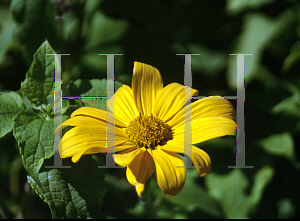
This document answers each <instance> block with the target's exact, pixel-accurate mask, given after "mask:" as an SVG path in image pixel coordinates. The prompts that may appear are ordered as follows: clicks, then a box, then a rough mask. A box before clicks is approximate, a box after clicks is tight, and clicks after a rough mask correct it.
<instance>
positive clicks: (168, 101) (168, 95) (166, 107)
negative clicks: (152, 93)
mask: <svg viewBox="0 0 300 221" xmlns="http://www.w3.org/2000/svg"><path fill="white" fill-rule="evenodd" d="M197 95H198V91H197V90H195V89H191V96H197ZM184 104H185V86H183V85H181V84H178V83H172V84H169V85H167V86H165V87H164V88H163V89H162V90H161V92H160V93H159V95H158V96H157V98H156V100H155V107H154V115H155V116H157V117H158V118H159V119H161V120H163V121H164V122H168V120H170V119H171V118H172V117H173V116H174V115H175V114H176V113H177V112H178V111H179V110H181V109H182V107H183V106H184Z"/></svg>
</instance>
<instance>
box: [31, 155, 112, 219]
mask: <svg viewBox="0 0 300 221" xmlns="http://www.w3.org/2000/svg"><path fill="white" fill-rule="evenodd" d="M46 163H48V164H49V165H53V163H54V162H53V161H51V160H49V162H46ZM66 164H68V165H71V168H66V169H42V171H41V172H40V173H39V176H38V180H36V179H34V178H33V177H31V176H28V181H29V183H30V184H31V186H32V188H33V189H35V191H36V193H37V194H38V195H39V196H40V197H41V199H43V200H44V201H45V202H46V203H47V204H48V205H49V207H50V209H51V213H52V218H67V219H74V218H79V219H91V218H94V219H95V218H97V219H99V218H105V217H106V216H105V214H104V213H103V212H102V204H103V201H102V198H103V197H104V194H105V188H104V184H103V179H104V173H103V170H101V169H98V167H97V163H96V162H95V160H93V158H92V157H91V156H84V157H82V158H81V159H80V161H79V162H78V163H76V164H73V163H71V162H70V159H64V160H63V165H66ZM39 183H40V184H39Z"/></svg>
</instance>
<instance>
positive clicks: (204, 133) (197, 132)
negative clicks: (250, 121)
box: [173, 117, 236, 144]
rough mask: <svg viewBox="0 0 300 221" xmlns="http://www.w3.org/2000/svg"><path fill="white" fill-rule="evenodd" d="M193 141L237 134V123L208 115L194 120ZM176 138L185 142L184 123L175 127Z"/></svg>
mask: <svg viewBox="0 0 300 221" xmlns="http://www.w3.org/2000/svg"><path fill="white" fill-rule="evenodd" d="M191 132H192V143H193V144H195V143H200V142H203V141H206V140H210V139H213V138H216V137H222V136H226V135H236V123H235V122H234V121H233V120H230V119H228V118H224V117H207V118H201V119H197V120H193V121H192V130H187V131H185V133H191ZM173 137H174V140H177V141H181V142H184V124H181V125H180V126H178V127H176V128H175V129H174V135H173Z"/></svg>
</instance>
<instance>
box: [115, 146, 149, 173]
mask: <svg viewBox="0 0 300 221" xmlns="http://www.w3.org/2000/svg"><path fill="white" fill-rule="evenodd" d="M132 145H133V146H134V147H132V148H130V149H128V150H126V151H124V152H122V153H119V154H116V155H115V162H116V163H117V164H119V165H120V166H122V167H127V166H128V165H129V164H130V163H131V161H132V160H133V159H134V158H135V157H136V156H137V155H139V154H140V153H143V152H145V151H146V150H145V148H137V147H136V146H135V145H134V144H132Z"/></svg>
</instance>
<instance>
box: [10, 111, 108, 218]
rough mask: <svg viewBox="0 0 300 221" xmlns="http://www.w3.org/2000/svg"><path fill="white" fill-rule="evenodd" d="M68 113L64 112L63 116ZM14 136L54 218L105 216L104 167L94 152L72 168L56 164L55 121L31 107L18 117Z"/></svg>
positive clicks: (41, 195) (38, 189)
mask: <svg viewBox="0 0 300 221" xmlns="http://www.w3.org/2000/svg"><path fill="white" fill-rule="evenodd" d="M66 118H67V116H65V115H63V120H65V119H66ZM14 136H15V138H16V140H17V142H18V145H19V148H20V153H21V156H22V161H23V165H24V167H25V169H26V171H27V172H28V174H29V176H28V181H29V182H30V184H31V186H32V188H33V189H35V191H36V193H37V194H38V195H39V196H40V197H41V198H42V199H43V200H44V201H45V202H46V203H48V205H49V206H50V209H51V212H52V217H53V218H84V219H86V218H104V217H105V215H104V213H103V212H102V208H101V206H102V198H103V196H104V194H105V189H104V187H103V183H102V182H103V178H104V173H103V170H101V169H98V167H97V163H96V162H95V161H94V160H93V159H92V157H91V156H85V157H82V159H81V160H80V162H79V163H77V164H72V165H71V162H70V159H64V161H63V164H64V165H65V164H68V165H71V168H67V169H56V168H53V169H52V168H45V166H53V165H54V162H53V159H54V158H53V155H54V148H53V146H54V123H53V121H52V120H44V119H42V118H40V117H39V116H38V115H36V114H34V113H33V112H31V111H29V110H23V111H21V112H19V114H18V115H17V116H16V118H15V124H14Z"/></svg>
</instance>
